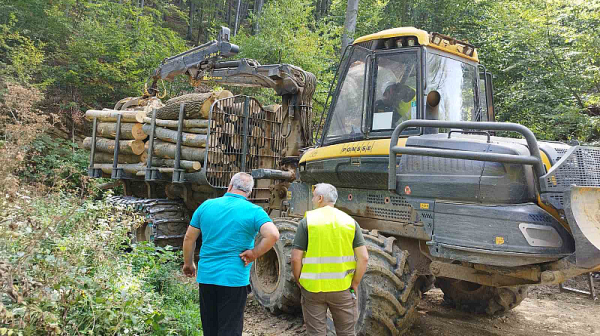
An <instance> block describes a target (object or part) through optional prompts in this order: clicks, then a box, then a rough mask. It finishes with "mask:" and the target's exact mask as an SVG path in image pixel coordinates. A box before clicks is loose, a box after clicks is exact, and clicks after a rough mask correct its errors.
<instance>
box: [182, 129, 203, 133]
mask: <svg viewBox="0 0 600 336" xmlns="http://www.w3.org/2000/svg"><path fill="white" fill-rule="evenodd" d="M183 131H184V132H186V133H194V134H206V133H208V128H184V129H183Z"/></svg>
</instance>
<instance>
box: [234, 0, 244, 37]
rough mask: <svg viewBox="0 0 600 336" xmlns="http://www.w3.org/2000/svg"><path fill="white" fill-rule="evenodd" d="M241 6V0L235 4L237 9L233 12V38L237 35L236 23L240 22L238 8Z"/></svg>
mask: <svg viewBox="0 0 600 336" xmlns="http://www.w3.org/2000/svg"><path fill="white" fill-rule="evenodd" d="M241 5H242V0H238V3H237V9H236V11H235V28H234V29H233V36H235V35H236V34H237V30H238V23H239V20H240V7H241Z"/></svg>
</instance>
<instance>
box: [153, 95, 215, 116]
mask: <svg viewBox="0 0 600 336" xmlns="http://www.w3.org/2000/svg"><path fill="white" fill-rule="evenodd" d="M212 95H213V93H212V92H207V93H190V94H186V95H183V96H179V97H175V98H172V99H169V100H168V101H167V104H165V106H163V107H161V108H159V109H158V110H156V119H168V120H177V119H179V105H180V104H181V103H185V107H184V110H183V111H184V119H198V118H205V119H206V118H207V117H208V115H206V116H202V112H201V109H202V104H203V103H204V102H205V101H206V100H207V99H209V98H210V97H212ZM146 116H147V117H150V118H151V117H152V111H149V112H147V113H146Z"/></svg>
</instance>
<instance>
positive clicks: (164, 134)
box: [142, 124, 206, 147]
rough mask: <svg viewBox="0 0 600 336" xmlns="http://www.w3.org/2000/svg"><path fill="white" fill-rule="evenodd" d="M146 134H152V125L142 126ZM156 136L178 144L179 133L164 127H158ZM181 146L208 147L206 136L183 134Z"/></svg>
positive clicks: (155, 131)
mask: <svg viewBox="0 0 600 336" xmlns="http://www.w3.org/2000/svg"><path fill="white" fill-rule="evenodd" d="M142 128H143V130H144V132H146V134H150V131H151V129H152V126H151V125H148V124H144V126H142ZM154 136H155V137H157V138H159V139H161V140H164V141H167V142H171V143H177V131H174V130H172V129H168V128H164V127H156V129H155V130H154ZM181 144H182V145H184V146H190V147H206V135H205V134H194V133H184V132H181Z"/></svg>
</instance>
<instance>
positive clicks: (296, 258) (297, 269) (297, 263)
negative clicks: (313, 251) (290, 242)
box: [292, 248, 304, 285]
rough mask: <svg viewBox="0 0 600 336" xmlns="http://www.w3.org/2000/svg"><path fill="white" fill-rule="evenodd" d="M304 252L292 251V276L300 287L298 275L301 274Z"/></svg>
mask: <svg viewBox="0 0 600 336" xmlns="http://www.w3.org/2000/svg"><path fill="white" fill-rule="evenodd" d="M303 255H304V251H302V250H298V249H295V248H294V249H292V274H293V275H294V279H296V283H297V284H298V285H300V274H301V273H302V256H303Z"/></svg>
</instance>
